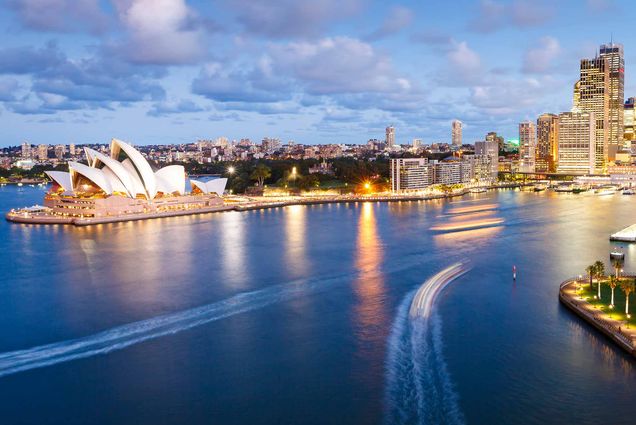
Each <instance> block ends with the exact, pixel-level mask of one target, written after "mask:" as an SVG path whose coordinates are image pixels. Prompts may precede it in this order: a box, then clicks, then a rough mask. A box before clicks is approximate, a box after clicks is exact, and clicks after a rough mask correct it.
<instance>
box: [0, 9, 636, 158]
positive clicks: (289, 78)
mask: <svg viewBox="0 0 636 425" xmlns="http://www.w3.org/2000/svg"><path fill="white" fill-rule="evenodd" d="M635 22H636V8H635V7H634V6H633V3H632V1H627V0H624V1H623V0H613V1H612V0H576V1H571V0H559V1H543V0H511V1H503V0H502V1H496V0H483V1H466V0H454V1H446V2H440V1H403V2H379V1H377V2H373V1H367V0H306V1H301V0H215V1H201V0H199V1H194V0H111V1H107V0H6V1H3V2H1V3H0V27H1V28H2V29H3V33H2V38H1V39H0V40H1V41H0V145H3V146H7V145H16V144H19V143H21V142H22V141H23V140H28V141H30V142H32V143H36V144H37V143H51V144H57V143H65V144H67V143H89V142H102V143H104V142H107V141H109V140H110V138H111V137H118V138H121V139H124V140H128V141H131V142H133V143H136V144H150V143H157V144H163V143H188V142H192V141H194V140H196V139H198V138H216V137H219V136H226V137H228V138H230V139H240V138H243V137H249V138H251V139H252V140H255V141H260V140H261V139H262V138H263V137H265V136H270V137H279V138H281V139H283V140H284V141H287V140H295V141H297V142H301V143H364V142H366V140H367V139H369V138H383V137H384V127H385V126H386V125H389V124H392V125H394V126H395V127H396V139H397V141H398V142H399V143H410V141H411V140H412V139H413V138H416V137H417V138H422V139H423V140H424V142H425V143H431V142H434V141H449V139H450V122H451V121H452V120H453V119H460V120H462V121H463V122H464V123H465V128H464V140H465V141H466V142H471V143H472V142H473V141H475V140H479V139H482V138H483V137H484V135H485V133H486V132H488V131H498V132H500V133H501V134H503V135H504V136H506V137H516V133H517V123H518V122H520V121H523V120H527V119H531V120H534V119H536V117H537V116H538V115H539V114H540V113H543V112H560V111H566V110H569V109H570V107H571V97H572V85H573V84H574V82H575V80H576V79H577V76H578V66H579V63H578V61H579V59H580V58H583V57H591V56H593V55H594V52H595V49H597V48H598V45H599V44H601V43H604V42H608V41H609V40H610V37H613V39H614V41H616V42H621V43H623V44H624V45H625V61H626V72H625V75H626V87H625V95H626V97H630V96H636V78H634V77H633V75H635V74H636V31H635V30H634V28H635V26H634V23H635ZM632 67H633V68H632ZM632 69H633V71H632Z"/></svg>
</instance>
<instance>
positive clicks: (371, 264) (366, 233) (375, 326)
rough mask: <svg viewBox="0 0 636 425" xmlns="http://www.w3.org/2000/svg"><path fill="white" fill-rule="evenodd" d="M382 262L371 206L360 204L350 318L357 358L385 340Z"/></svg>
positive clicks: (367, 354) (369, 204)
mask: <svg viewBox="0 0 636 425" xmlns="http://www.w3.org/2000/svg"><path fill="white" fill-rule="evenodd" d="M383 259H384V249H383V246H382V240H381V238H380V236H379V235H378V227H377V222H376V218H375V209H374V205H373V204H371V203H364V204H362V205H361V206H360V218H359V221H358V237H357V241H356V252H355V267H356V269H357V271H358V278H357V279H356V281H355V282H354V291H355V294H356V296H357V300H358V302H357V304H356V306H355V308H354V313H355V315H354V319H355V320H356V328H357V335H358V339H359V341H360V343H361V348H360V351H363V353H362V355H361V357H362V358H365V359H367V360H369V357H371V353H367V352H366V348H367V347H370V346H371V345H372V344H373V343H380V342H382V341H384V340H385V338H386V331H384V326H383V325H385V324H386V322H387V312H386V310H385V300H384V297H385V294H386V288H385V282H384V275H383V273H382V271H381V269H380V268H381V265H382V261H383ZM372 351H373V350H372ZM376 360H377V361H379V362H381V361H382V359H381V358H378V359H373V361H376Z"/></svg>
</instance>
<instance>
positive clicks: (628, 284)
mask: <svg viewBox="0 0 636 425" xmlns="http://www.w3.org/2000/svg"><path fill="white" fill-rule="evenodd" d="M621 289H622V290H623V292H624V293H625V314H629V294H631V293H632V292H634V290H636V283H634V280H633V279H625V280H623V281H622V282H621Z"/></svg>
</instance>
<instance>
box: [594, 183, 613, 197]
mask: <svg viewBox="0 0 636 425" xmlns="http://www.w3.org/2000/svg"><path fill="white" fill-rule="evenodd" d="M594 193H596V194H597V195H613V194H615V193H616V187H615V186H610V185H607V186H601V187H599V188H598V189H596V190H595V191H594Z"/></svg>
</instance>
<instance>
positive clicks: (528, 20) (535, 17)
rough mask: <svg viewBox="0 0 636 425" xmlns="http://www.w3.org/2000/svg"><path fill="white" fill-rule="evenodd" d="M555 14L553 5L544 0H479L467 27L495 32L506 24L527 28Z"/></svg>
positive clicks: (543, 21) (545, 20) (542, 22)
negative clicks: (506, 0)
mask: <svg viewBox="0 0 636 425" xmlns="http://www.w3.org/2000/svg"><path fill="white" fill-rule="evenodd" d="M554 15H555V11H554V6H553V5H548V3H547V2H546V1H544V0H534V1H530V0H514V1H513V2H511V3H504V2H501V1H495V0H481V2H480V3H479V7H478V10H477V14H476V16H475V18H474V19H473V20H472V21H471V22H470V24H469V27H470V28H472V29H473V30H475V31H477V32H483V33H489V32H495V31H498V30H500V29H503V28H505V27H508V26H513V27H519V28H528V27H533V26H539V25H543V24H544V23H546V22H547V21H549V20H550V19H551V18H552V17H553V16H554Z"/></svg>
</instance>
